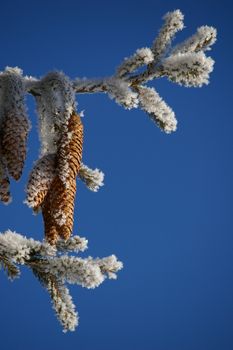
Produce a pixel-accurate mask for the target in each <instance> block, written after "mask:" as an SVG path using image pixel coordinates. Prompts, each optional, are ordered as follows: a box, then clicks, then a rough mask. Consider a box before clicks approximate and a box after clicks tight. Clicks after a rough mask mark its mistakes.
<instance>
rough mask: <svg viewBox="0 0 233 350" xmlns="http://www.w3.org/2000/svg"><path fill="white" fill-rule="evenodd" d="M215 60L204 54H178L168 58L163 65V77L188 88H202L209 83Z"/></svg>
mask: <svg viewBox="0 0 233 350" xmlns="http://www.w3.org/2000/svg"><path fill="white" fill-rule="evenodd" d="M213 66H214V60H213V59H212V58H211V57H206V55H205V54H204V52H197V53H196V52H195V53H190V52H187V53H177V54H175V55H171V56H170V57H168V58H166V59H165V60H164V61H163V64H162V65H161V67H160V68H159V69H160V72H161V75H163V76H167V77H168V79H169V80H171V81H173V82H175V83H178V84H180V85H184V86H186V87H190V86H193V87H201V86H202V85H203V84H208V83H209V74H210V73H211V72H212V71H213Z"/></svg>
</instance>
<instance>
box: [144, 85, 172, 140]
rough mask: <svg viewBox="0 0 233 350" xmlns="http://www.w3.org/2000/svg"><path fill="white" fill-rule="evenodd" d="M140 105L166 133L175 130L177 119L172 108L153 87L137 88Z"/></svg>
mask: <svg viewBox="0 0 233 350" xmlns="http://www.w3.org/2000/svg"><path fill="white" fill-rule="evenodd" d="M138 93H139V103H140V107H141V108H142V109H143V110H144V111H145V112H147V113H148V115H149V116H150V118H151V119H152V120H153V121H154V122H155V123H156V124H157V125H158V126H159V127H160V128H161V129H162V130H164V131H165V132H166V133H168V134H169V133H170V132H172V131H175V130H176V125H177V120H176V118H175V114H174V112H173V110H172V109H171V108H170V107H169V106H168V105H167V104H166V103H165V102H164V101H163V100H162V98H161V97H160V96H159V94H158V93H157V92H156V91H155V89H154V88H148V87H145V86H140V87H139V88H138Z"/></svg>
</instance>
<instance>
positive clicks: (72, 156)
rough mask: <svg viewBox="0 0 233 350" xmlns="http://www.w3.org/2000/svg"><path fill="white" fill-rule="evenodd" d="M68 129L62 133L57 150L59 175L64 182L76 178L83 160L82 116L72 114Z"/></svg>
mask: <svg viewBox="0 0 233 350" xmlns="http://www.w3.org/2000/svg"><path fill="white" fill-rule="evenodd" d="M67 131H68V132H64V134H63V135H62V137H61V139H60V141H59V146H58V152H57V163H58V175H59V176H60V178H61V179H62V181H63V182H64V183H66V182H68V183H69V179H70V177H72V178H76V176H77V174H78V172H79V169H80V166H81V161H82V150H83V125H82V122H81V118H80V116H78V115H77V114H75V113H73V114H71V116H70V119H69V122H68V126H67Z"/></svg>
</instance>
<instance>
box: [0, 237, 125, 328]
mask: <svg viewBox="0 0 233 350" xmlns="http://www.w3.org/2000/svg"><path fill="white" fill-rule="evenodd" d="M85 249H87V240H86V239H85V238H81V237H79V236H74V237H72V238H69V239H68V240H67V241H66V242H65V241H62V240H58V241H57V244H56V246H55V247H51V246H50V245H49V244H47V243H45V242H39V241H36V240H34V239H32V238H30V239H28V238H26V237H24V236H22V235H20V234H17V233H15V232H12V231H10V230H8V231H6V232H4V233H2V234H0V263H1V264H2V265H3V266H4V268H5V269H6V271H7V273H8V276H9V278H10V279H13V278H15V277H18V276H19V273H20V271H19V268H18V265H25V266H27V267H29V268H30V269H31V270H32V272H33V273H34V275H35V276H36V277H37V278H38V280H39V281H40V283H41V284H42V286H43V287H44V288H45V289H47V291H48V292H49V294H50V297H51V300H52V302H53V308H54V309H55V313H56V315H57V317H58V319H59V321H60V322H61V324H62V326H63V329H64V331H74V330H75V327H76V326H77V325H78V314H77V312H76V311H75V306H74V304H73V302H72V298H71V296H70V294H69V289H68V288H67V287H66V283H69V284H77V285H80V286H82V287H85V288H88V289H90V288H96V287H98V286H99V285H100V284H101V283H103V282H104V280H105V279H106V278H109V279H115V278H116V274H117V272H118V271H119V270H120V269H122V267H123V265H122V263H121V262H120V261H118V260H117V258H116V257H115V255H111V256H109V257H106V258H102V259H100V258H96V259H94V258H91V257H88V258H84V259H83V258H80V257H77V256H74V255H69V253H71V252H73V253H78V252H82V251H84V250H85Z"/></svg>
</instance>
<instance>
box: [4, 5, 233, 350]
mask: <svg viewBox="0 0 233 350" xmlns="http://www.w3.org/2000/svg"><path fill="white" fill-rule="evenodd" d="M177 8H179V9H180V10H181V11H182V12H183V13H184V14H185V24H186V29H185V31H183V32H182V33H180V34H179V35H178V37H177V39H178V40H179V38H180V39H183V38H185V37H187V36H189V35H191V34H192V33H193V32H194V31H195V30H196V28H197V27H198V26H201V25H203V24H208V25H212V26H215V27H216V28H217V29H218V41H217V43H216V45H214V47H213V50H212V51H211V53H210V54H211V56H212V57H213V58H214V59H215V60H216V66H215V70H214V72H213V74H212V76H211V83H210V85H208V86H207V87H204V88H201V89H199V88H198V89H194V88H189V89H186V88H182V87H179V86H177V85H175V84H171V83H169V82H167V81H164V80H161V81H158V82H157V81H156V82H154V83H153V85H154V86H156V87H157V89H158V91H159V93H160V94H161V96H163V98H164V99H165V100H166V101H167V103H168V104H169V105H170V106H172V108H173V109H174V111H175V112H176V115H177V118H178V121H179V125H178V126H179V127H178V131H177V132H176V133H174V134H173V135H166V134H164V133H162V132H161V131H160V130H159V129H158V128H156V127H155V126H154V125H153V123H152V122H151V121H150V120H149V119H148V118H147V116H146V115H145V114H144V113H143V112H142V111H139V110H132V111H125V110H123V108H122V107H120V106H118V105H116V104H115V102H113V101H111V100H109V99H108V97H107V96H105V95H101V94H100V95H85V96H79V97H78V101H79V110H82V109H85V118H84V124H85V145H84V161H85V163H87V164H88V165H90V166H91V167H96V166H97V167H99V168H101V169H102V170H103V171H104V172H105V173H106V180H105V183H106V185H105V187H104V188H103V189H102V190H101V191H100V192H99V193H97V194H95V193H91V192H89V191H88V190H87V189H86V188H85V187H84V186H83V185H82V184H80V185H79V186H78V194H77V201H76V214H75V219H76V223H75V232H76V233H77V234H79V235H81V236H85V237H87V238H88V240H89V250H88V254H90V255H92V256H101V257H102V256H106V255H109V254H112V253H115V254H116V255H117V256H118V257H119V259H121V260H122V261H123V262H124V265H125V267H124V270H122V271H121V272H120V273H119V278H118V280H117V281H107V282H105V283H104V284H103V285H102V286H100V287H99V288H97V289H96V290H91V291H89V290H86V289H82V288H81V287H80V288H79V287H72V288H71V291H72V294H73V297H74V301H75V303H76V305H77V307H78V310H79V314H80V326H79V328H78V329H77V331H76V332H75V333H69V334H63V333H62V331H61V328H60V325H59V324H58V322H57V320H56V318H55V316H54V312H53V310H52V308H51V305H50V300H49V297H48V295H47V293H46V291H45V290H43V289H42V288H41V286H40V285H39V283H38V282H37V281H36V280H35V278H34V277H33V276H32V275H31V273H30V272H29V271H27V270H26V269H23V271H22V277H21V278H20V279H19V280H17V281H15V282H14V283H11V282H9V281H8V280H7V279H6V278H5V276H4V274H3V273H1V277H0V278H1V288H0V296H1V298H0V310H1V312H0V329H1V341H0V343H1V349H6V350H22V349H23V350H29V349H30V350H31V349H33V350H40V349H44V350H49V349H56V350H64V349H66V350H71V349H79V350H232V349H233V224H232V214H233V213H232V197H233V191H232V189H233V188H232V179H233V164H232V150H233V145H232V143H233V142H232V129H233V119H232V99H233V95H232V62H233V55H232V44H231V41H232V35H233V32H232V11H233V5H232V2H231V1H227V0H223V1H219V0H218V1H217V0H215V1H212V0H208V1H207V0H203V1H187V0H177V1H171V0H167V1H162V0H161V1H158V0H143V1H137V0H129V1H127V0H125V1H122V0H118V1H109V0H108V1H107V0H106V1H105V0H98V1H90V0H85V1H79V0H76V1H72V0H66V1H59V0H57V1H55V0H53V1H44V0H40V1H25V0H22V1H9V2H6V1H4V2H2V3H1V6H0V10H1V21H0V42H1V69H4V67H5V66H6V65H8V66H16V65H17V66H19V67H21V68H22V69H23V70H24V73H25V74H28V75H35V76H42V75H43V74H45V73H47V72H48V71H50V70H53V69H59V70H63V71H64V72H65V73H66V74H67V75H69V76H71V77H73V78H74V77H77V76H79V77H83V76H87V77H98V76H105V75H111V74H112V73H113V70H114V68H115V66H116V65H117V64H119V63H120V62H121V60H122V59H123V58H124V57H125V56H128V55H130V54H132V53H133V52H134V51H135V50H136V49H137V48H140V47H142V46H146V45H150V43H151V42H152V40H153V39H154V37H155V35H156V33H157V31H158V29H159V28H160V26H161V24H162V21H161V17H162V16H163V14H164V13H166V12H167V11H171V10H174V9H177ZM28 106H29V113H30V116H31V119H32V122H33V128H32V131H31V133H30V141H29V154H28V158H27V163H26V167H25V172H24V176H23V178H22V179H21V180H20V182H19V183H17V184H13V185H12V192H13V196H14V201H13V203H12V204H11V205H10V206H8V207H5V206H3V205H1V208H0V211H1V230H2V231H4V230H5V229H7V228H10V229H12V230H16V231H17V232H19V233H23V234H25V235H28V236H33V237H36V238H38V239H41V238H42V237H43V226H42V220H41V217H40V216H36V217H35V216H33V215H32V213H31V211H30V210H29V209H28V208H27V207H26V206H25V205H24V204H22V201H23V199H24V187H25V183H26V180H27V176H28V172H29V171H30V168H31V167H32V163H33V161H34V160H35V159H36V158H37V156H38V152H39V143H38V138H37V133H36V115H35V113H34V110H35V105H34V101H33V98H32V97H31V96H29V97H28Z"/></svg>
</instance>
